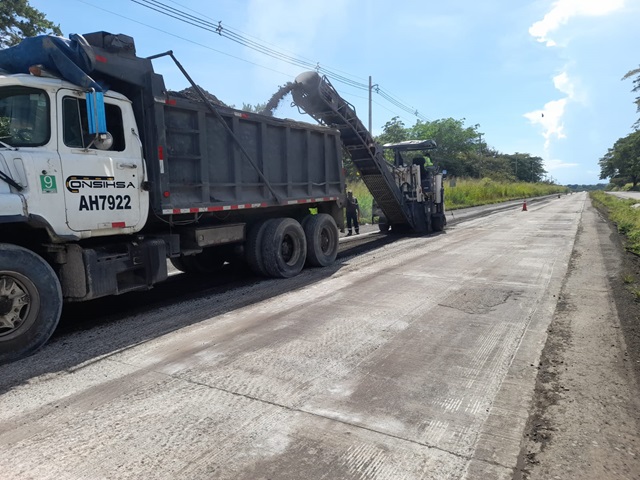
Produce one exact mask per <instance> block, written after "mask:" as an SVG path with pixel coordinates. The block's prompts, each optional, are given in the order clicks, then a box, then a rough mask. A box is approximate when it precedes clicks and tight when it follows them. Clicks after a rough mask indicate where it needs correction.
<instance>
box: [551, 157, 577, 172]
mask: <svg viewBox="0 0 640 480" xmlns="http://www.w3.org/2000/svg"><path fill="white" fill-rule="evenodd" d="M578 166H580V164H579V163H569V162H563V161H562V160H546V161H545V162H544V167H545V169H546V170H547V171H549V172H552V171H554V170H561V169H563V168H575V167H578Z"/></svg>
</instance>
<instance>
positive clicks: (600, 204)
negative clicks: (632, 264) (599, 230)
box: [590, 191, 640, 255]
mask: <svg viewBox="0 0 640 480" xmlns="http://www.w3.org/2000/svg"><path fill="white" fill-rule="evenodd" d="M590 195H591V200H592V201H593V204H594V205H595V206H596V207H597V208H598V209H599V210H601V211H604V212H606V214H607V216H608V217H609V219H611V221H612V222H613V223H614V224H615V225H616V228H617V229H618V232H619V233H621V234H623V235H624V236H625V238H626V242H625V248H626V249H627V250H629V251H630V252H633V253H635V254H637V255H640V209H638V208H633V207H632V205H635V204H636V203H638V201H637V200H630V199H623V198H618V197H614V196H613V195H608V194H606V193H604V192H598V191H595V192H591V193H590Z"/></svg>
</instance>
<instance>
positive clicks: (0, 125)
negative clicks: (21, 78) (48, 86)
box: [0, 86, 50, 147]
mask: <svg viewBox="0 0 640 480" xmlns="http://www.w3.org/2000/svg"><path fill="white" fill-rule="evenodd" d="M49 118H50V117H49V97H48V96H47V94H46V93H45V92H44V91H43V90H38V89H36V88H29V87H16V86H13V87H2V88H0V141H1V142H3V143H5V144H7V145H10V146H12V147H37V146H40V145H44V144H45V143H47V142H48V141H49V136H50V125H49Z"/></svg>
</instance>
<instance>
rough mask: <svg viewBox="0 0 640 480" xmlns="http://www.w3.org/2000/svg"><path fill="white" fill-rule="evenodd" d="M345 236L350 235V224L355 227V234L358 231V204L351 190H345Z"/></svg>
mask: <svg viewBox="0 0 640 480" xmlns="http://www.w3.org/2000/svg"><path fill="white" fill-rule="evenodd" d="M346 211H347V230H348V232H347V237H349V236H351V235H352V229H351V226H352V225H353V228H355V229H356V235H358V234H359V233H360V225H359V224H358V218H359V217H360V205H358V199H357V198H355V197H354V196H353V192H347V205H346Z"/></svg>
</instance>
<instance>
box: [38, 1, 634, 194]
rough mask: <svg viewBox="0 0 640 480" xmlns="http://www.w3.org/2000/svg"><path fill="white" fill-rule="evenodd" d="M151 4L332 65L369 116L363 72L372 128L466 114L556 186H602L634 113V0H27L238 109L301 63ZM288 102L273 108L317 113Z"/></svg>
mask: <svg viewBox="0 0 640 480" xmlns="http://www.w3.org/2000/svg"><path fill="white" fill-rule="evenodd" d="M149 3H155V4H156V5H157V4H158V3H160V4H164V5H165V6H168V7H171V8H174V9H177V10H179V11H181V12H184V13H187V14H189V15H193V16H196V17H199V18H203V19H205V20H206V21H208V22H211V23H212V24H213V25H216V26H217V25H219V22H221V25H222V27H223V28H224V29H225V32H229V33H235V34H238V35H240V38H242V39H248V40H251V41H253V42H255V44H257V45H259V46H261V47H268V48H270V49H272V50H273V51H276V52H278V53H280V54H285V55H288V56H290V57H294V58H297V59H303V60H305V61H307V62H309V64H310V65H315V66H317V65H320V67H321V68H325V69H328V70H330V71H332V72H335V73H337V74H338V75H340V76H341V77H343V78H344V79H346V80H347V83H345V82H341V81H338V80H336V79H333V80H331V82H332V84H333V85H334V87H335V88H336V90H337V91H338V92H339V93H340V95H341V96H342V97H343V98H345V99H346V100H347V101H348V102H350V103H351V104H352V105H353V106H354V107H355V108H356V111H357V114H358V116H359V117H360V119H361V120H362V122H363V123H364V124H365V125H367V124H368V116H369V87H368V86H369V77H371V82H372V84H373V85H374V88H373V89H372V103H371V116H372V133H373V134H374V135H378V134H380V133H381V132H382V128H383V126H384V125H385V124H386V123H387V122H389V121H390V120H392V119H393V118H394V117H399V119H400V120H402V122H403V123H404V124H405V126H407V127H409V126H412V125H414V124H415V123H416V121H418V120H419V119H421V120H428V121H433V120H438V119H443V118H454V119H456V120H462V119H464V125H465V126H473V125H479V127H478V131H479V132H480V133H481V134H482V137H481V138H482V142H484V143H486V144H487V145H488V146H490V147H492V148H494V149H496V150H498V151H500V152H502V153H506V154H512V153H516V152H519V153H528V154H530V155H533V156H539V157H541V158H543V160H544V167H545V169H546V170H547V172H548V178H551V179H552V180H554V181H555V182H556V183H559V184H563V185H565V184H596V183H603V182H605V181H603V180H600V179H599V176H600V168H599V166H598V160H599V159H600V158H601V157H602V156H603V155H604V154H605V153H606V152H607V149H609V148H610V147H612V146H613V144H614V142H615V141H616V140H617V139H619V138H621V137H624V136H626V135H628V134H629V133H631V132H632V131H633V130H632V125H633V123H634V122H635V121H636V120H637V119H638V117H639V116H640V113H637V112H636V106H635V104H634V103H633V101H634V98H635V94H634V93H632V92H631V89H632V88H633V83H632V80H631V79H627V80H624V81H623V80H622V77H623V76H624V75H625V74H626V73H627V72H628V71H630V70H633V69H635V68H638V67H639V66H640V54H639V53H638V51H639V47H640V28H638V25H639V24H640V0H556V1H553V0H535V1H527V0H525V1H513V0H482V1H477V0H448V1H447V2H441V1H437V2H436V1H433V0H395V1H393V2H390V1H388V0H386V1H385V0H305V1H299V0H297V1H296V0H216V1H214V0H176V1H172V0H153V1H151V2H149V1H148V0H110V1H108V2H105V1H104V0H30V4H31V5H32V6H33V7H35V8H37V9H38V10H40V11H41V12H43V13H44V14H45V15H46V17H47V18H48V19H49V20H51V21H53V22H54V23H56V24H59V25H60V28H61V30H62V32H63V35H64V36H69V35H70V34H72V33H81V34H82V33H91V32H96V31H106V32H110V33H123V34H126V35H129V36H132V37H133V38H134V39H135V43H136V49H137V54H138V55H139V56H150V55H154V54H157V53H162V52H165V51H168V50H172V51H173V52H174V55H175V56H176V57H177V58H178V60H179V61H180V62H181V63H182V65H183V66H184V67H185V69H186V70H187V71H188V72H189V74H190V75H191V77H192V78H193V79H194V80H195V81H196V83H197V84H198V85H200V86H201V87H203V88H204V89H205V90H207V91H209V92H211V93H213V94H214V95H216V96H217V97H218V98H219V99H220V100H222V101H223V102H225V103H226V104H228V105H235V106H236V107H237V108H240V107H241V106H242V105H243V104H245V103H246V104H251V105H256V104H261V103H265V102H266V101H267V100H269V98H270V97H271V95H272V94H273V93H274V92H275V91H276V90H278V87H279V86H281V85H284V84H285V83H287V82H290V81H293V79H295V77H296V76H297V75H299V74H300V73H302V72H304V71H305V70H308V69H309V68H306V67H301V66H299V65H292V64H291V63H288V62H284V61H281V60H278V59H275V58H273V57H272V56H268V55H265V54H264V53H260V52H258V51H256V50H254V49H251V48H248V47H247V46H245V45H242V44H240V43H238V42H234V41H232V40H230V39H229V38H226V37H224V36H221V35H218V34H217V33H215V32H211V31H207V30H204V29H201V28H198V27H196V26H193V25H189V24H187V23H184V22H181V21H179V20H177V19H175V18H171V17H168V16H166V15H163V14H162V13H159V12H156V11H154V10H152V9H150V8H148V7H146V6H144V5H145V4H146V5H148V4H149ZM183 18H184V17H183ZM236 38H237V37H236ZM154 68H155V70H156V72H157V73H160V74H162V75H163V76H164V79H165V83H166V85H167V87H169V88H170V89H172V90H181V89H183V88H185V87H187V86H188V83H187V81H186V80H185V79H184V77H182V75H181V74H180V72H179V71H178V70H177V69H176V67H175V66H174V65H173V64H172V63H170V61H169V60H167V59H160V60H155V61H154ZM380 91H382V92H384V93H386V94H387V98H388V97H389V96H390V97H391V98H392V99H393V100H395V103H394V102H393V101H389V100H388V99H387V98H385V96H383V95H381V94H380V93H379V92H380ZM290 103H291V98H290V96H289V97H286V98H285V99H284V100H283V101H282V102H281V104H280V106H279V107H278V109H277V110H276V111H275V115H276V116H278V117H281V118H296V119H304V120H305V121H308V122H314V120H313V119H311V117H306V116H301V115H300V114H299V113H298V111H297V109H295V108H292V107H291V106H290ZM399 105H400V106H399ZM409 112H412V113H409ZM415 112H417V115H415Z"/></svg>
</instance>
